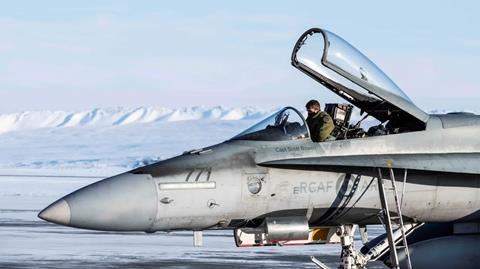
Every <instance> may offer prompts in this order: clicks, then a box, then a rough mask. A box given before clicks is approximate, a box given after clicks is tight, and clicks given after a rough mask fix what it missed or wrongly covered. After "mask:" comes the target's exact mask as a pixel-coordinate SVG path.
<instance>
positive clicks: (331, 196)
mask: <svg viewBox="0 0 480 269" xmlns="http://www.w3.org/2000/svg"><path fill="white" fill-rule="evenodd" d="M291 63H292V65H293V66H294V67H295V68H297V69H298V70H300V71H301V72H303V73H305V74H306V75H308V76H309V77H310V78H312V79H314V80H315V81H317V82H318V83H320V84H321V85H322V86H323V87H321V88H322V89H324V88H326V89H328V90H330V91H332V92H334V93H335V94H337V95H338V96H340V97H341V98H343V99H345V101H346V102H347V103H345V104H326V105H325V109H324V110H325V111H326V112H327V113H329V114H330V115H331V117H332V118H333V121H334V123H335V129H334V131H333V137H334V138H333V139H329V140H328V141H324V142H320V143H316V142H313V141H312V139H311V135H310V131H309V129H308V126H307V124H306V122H305V119H304V117H303V115H302V113H300V112H299V111H298V110H297V109H295V108H293V107H285V108H283V109H280V110H278V111H277V112H276V113H274V114H272V115H271V116H269V117H267V118H265V119H264V120H262V121H261V122H259V123H258V124H256V125H254V126H252V127H250V128H248V129H247V130H245V131H243V132H242V133H240V134H238V135H236V136H235V137H233V138H231V139H229V140H227V141H225V142H223V143H220V144H217V145H213V146H209V147H205V148H201V149H196V150H191V151H187V152H184V153H183V154H182V155H179V156H176V157H173V158H171V159H167V160H163V161H160V162H157V163H154V164H151V165H147V166H144V167H140V168H136V169H134V170H131V171H129V172H125V173H122V174H119V175H116V176H113V177H109V178H106V179H103V180H100V181H98V182H95V183H93V184H91V185H88V186H86V187H84V188H81V189H79V190H77V191H74V192H72V193H70V194H68V195H66V196H64V197H63V198H60V199H59V200H57V201H56V202H54V203H53V204H51V205H50V206H48V207H47V208H45V209H44V210H42V211H41V212H40V213H39V217H40V218H42V219H44V220H47V221H49V222H53V223H56V224H61V225H66V226H71V227H77V228H84V229H93V230H103V231H145V232H147V233H152V232H155V231H172V230H192V231H194V232H193V234H194V243H195V244H197V245H199V244H201V241H202V231H203V230H208V229H231V230H232V231H233V235H234V237H233V238H234V241H235V244H236V245H237V246H239V247H248V246H251V247H255V246H258V247H260V246H272V245H281V246H283V245H293V244H297V245H298V244H326V243H337V244H339V247H341V257H340V260H339V262H340V268H344V269H347V268H348V269H350V268H366V267H367V266H368V263H369V262H371V261H375V260H381V261H383V262H384V263H385V264H386V265H387V266H388V267H391V268H416V269H419V268H437V269H442V268H477V267H478V266H477V264H478V263H479V261H480V248H479V246H480V162H479V157H480V116H478V115H474V114H471V113H448V114H428V113H426V112H424V111H423V110H421V109H420V108H418V107H417V106H416V105H415V104H414V103H413V102H412V101H411V100H410V99H409V97H408V96H407V95H406V94H405V93H404V92H403V91H402V90H401V89H400V88H399V87H398V86H397V85H396V84H395V83H394V82H393V81H392V80H391V79H390V78H389V77H388V76H387V75H386V74H385V73H383V72H382V71H381V70H380V69H379V68H378V67H377V66H376V65H375V64H374V63H373V62H372V61H371V60H369V59H368V58H367V57H366V56H364V55H363V54H362V53H361V52H359V51H358V50H357V49H355V48H354V47H353V46H352V45H350V44H349V43H348V42H346V41H345V40H343V39H342V38H341V37H339V36H337V35H335V34H334V33H332V32H329V31H327V30H324V29H319V28H313V29H310V30H308V31H306V32H305V33H304V34H302V35H301V36H300V38H299V39H298V41H297V43H296V44H295V46H294V48H293V53H292V56H291ZM412 79H413V78H412ZM428 90H429V92H433V90H432V89H428ZM432 94H433V93H432ZM354 108H356V109H357V110H360V114H361V117H359V119H358V120H355V121H353V120H351V114H352V110H353V109H354ZM366 118H369V120H367V121H364V119H366ZM372 120H376V121H377V123H378V124H377V125H372V126H367V127H368V128H367V127H366V126H365V125H366V122H371V121H372ZM378 224H382V225H383V227H384V228H385V233H384V234H383V235H381V236H379V237H377V238H374V239H371V240H368V236H367V226H368V225H378ZM357 232H358V233H359V234H360V236H361V238H362V241H363V243H364V245H363V247H362V248H361V249H357V248H356V247H355V242H354V240H353V236H354V234H355V233H357ZM310 258H311V260H312V262H314V263H315V264H316V265H317V266H318V267H320V268H327V266H326V265H325V264H324V263H322V262H321V261H320V260H319V259H317V258H315V257H310Z"/></svg>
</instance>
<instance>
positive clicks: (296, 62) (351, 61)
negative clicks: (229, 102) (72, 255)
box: [233, 28, 429, 141]
mask: <svg viewBox="0 0 480 269" xmlns="http://www.w3.org/2000/svg"><path fill="white" fill-rule="evenodd" d="M291 60H292V65H293V66H294V67H295V68H297V69H299V70H300V71H302V72H303V73H305V74H307V75H308V76H309V77H311V78H313V79H314V80H316V81H317V82H319V83H320V84H321V85H323V86H324V87H326V88H327V89H329V90H331V91H333V92H334V93H336V94H337V95H338V96H340V97H342V98H343V99H345V100H346V101H347V102H348V103H349V104H326V105H325V107H324V111H325V112H327V113H328V114H329V115H330V116H331V117H332V119H333V120H334V123H335V130H334V131H333V134H332V136H333V138H334V139H350V138H361V137H365V136H376V135H388V134H398V133H404V132H413V131H421V130H425V128H426V122H427V121H428V118H429V116H428V114H427V113H425V112H424V111H422V110H421V109H419V108H418V107H417V106H416V105H415V104H414V103H413V102H412V101H411V100H410V98H408V96H407V95H406V94H405V93H404V92H403V91H402V90H401V89H400V88H399V87H398V86H397V85H396V84H395V83H394V82H393V81H392V80H391V79H390V78H389V77H388V76H387V75H386V74H385V73H384V72H383V71H382V70H381V69H380V68H378V67H377V66H376V65H375V64H374V63H373V62H372V61H371V60H370V59H368V58H367V57H366V56H365V55H363V54H362V53H361V52H360V51H358V50H357V49H356V48H354V47H353V46H352V45H350V44H349V43H348V42H347V41H345V40H343V39H342V38H341V37H339V36H337V35H335V34H334V33H331V32H329V31H326V30H323V29H319V28H312V29H310V30H308V31H306V32H305V33H304V34H303V35H302V36H300V38H299V39H298V41H297V43H296V44H295V47H294V49H293V52H292V58H291ZM353 106H355V107H356V108H358V109H359V110H360V115H361V119H360V120H359V121H358V122H357V123H354V124H350V122H349V121H350V115H351V114H352V109H353ZM367 117H372V118H374V119H375V120H377V121H379V123H380V124H378V125H377V126H373V128H369V129H366V130H364V129H363V128H362V127H360V124H361V123H362V121H363V120H364V119H365V118H367ZM305 138H310V133H309V130H308V127H307V124H306V122H305V119H304V118H303V116H302V114H301V113H299V112H298V110H296V109H295V108H293V107H286V108H284V109H281V110H280V111H278V112H277V113H275V114H273V115H271V116H270V117H268V118H266V119H265V120H263V121H261V122H260V123H258V124H256V125H254V126H252V127H251V128H249V129H247V130H245V131H244V132H242V133H241V134H239V135H237V136H235V137H234V138H233V139H235V140H259V141H282V140H296V139H305Z"/></svg>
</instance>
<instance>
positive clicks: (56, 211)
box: [38, 199, 70, 225]
mask: <svg viewBox="0 0 480 269" xmlns="http://www.w3.org/2000/svg"><path fill="white" fill-rule="evenodd" d="M38 217H39V218H41V219H43V220H46V221H49V222H53V223H57V224H62V225H69V224H70V206H69V205H68V203H67V201H65V200H64V199H60V200H58V201H56V202H55V203H53V204H51V205H49V206H48V207H47V208H45V209H44V210H42V211H41V212H40V213H39V214H38Z"/></svg>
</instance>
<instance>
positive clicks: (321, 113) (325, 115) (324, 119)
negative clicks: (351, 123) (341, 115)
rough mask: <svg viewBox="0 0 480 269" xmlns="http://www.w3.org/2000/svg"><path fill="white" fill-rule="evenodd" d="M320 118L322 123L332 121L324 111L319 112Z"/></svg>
mask: <svg viewBox="0 0 480 269" xmlns="http://www.w3.org/2000/svg"><path fill="white" fill-rule="evenodd" d="M320 118H321V119H322V120H323V122H329V121H333V120H332V117H330V115H328V113H327V112H325V111H322V112H320Z"/></svg>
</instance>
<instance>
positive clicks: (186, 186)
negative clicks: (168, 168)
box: [158, 181, 216, 190]
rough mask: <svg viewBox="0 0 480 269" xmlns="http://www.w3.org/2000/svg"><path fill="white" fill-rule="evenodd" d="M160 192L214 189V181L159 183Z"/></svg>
mask: <svg viewBox="0 0 480 269" xmlns="http://www.w3.org/2000/svg"><path fill="white" fill-rule="evenodd" d="M158 187H159V188H160V190H196V189H215V188H216V184H215V181H209V182H169V183H159V184H158Z"/></svg>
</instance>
